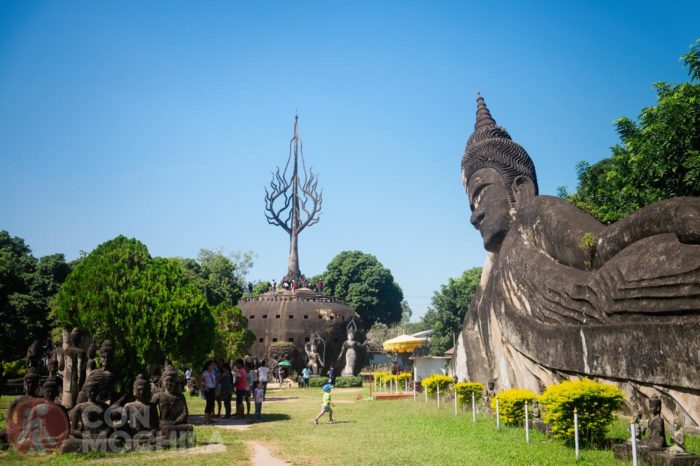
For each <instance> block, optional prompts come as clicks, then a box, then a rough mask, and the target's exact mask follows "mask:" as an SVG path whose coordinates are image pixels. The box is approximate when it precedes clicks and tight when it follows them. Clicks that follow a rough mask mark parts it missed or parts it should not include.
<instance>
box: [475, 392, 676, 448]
mask: <svg viewBox="0 0 700 466" xmlns="http://www.w3.org/2000/svg"><path fill="white" fill-rule="evenodd" d="M494 386H495V384H494V382H489V383H488V385H487V387H486V389H485V390H484V396H483V400H484V406H485V407H486V408H487V409H488V407H489V406H491V399H492V398H493V397H494V396H496V392H495V389H494ZM649 410H650V413H651V416H650V417H649V419H646V420H645V419H643V414H642V413H641V412H637V413H636V414H635V416H634V419H633V421H632V424H633V425H634V427H635V429H634V432H635V437H636V440H637V442H638V444H639V445H640V446H642V447H646V448H649V449H653V450H660V449H665V450H667V451H669V452H670V453H675V454H684V453H685V448H684V445H685V431H684V424H685V423H684V422H683V418H682V417H676V418H675V419H674V420H673V434H672V435H671V439H672V440H673V445H671V446H670V447H669V445H668V444H667V443H666V428H665V426H664V419H663V417H661V399H660V398H658V397H656V396H654V397H652V398H650V399H649ZM530 413H531V419H532V422H533V425H534V426H535V427H538V428H539V427H540V426H546V425H545V424H544V423H543V422H542V420H541V410H540V407H539V403H538V402H537V401H534V402H533V405H532V410H531V411H530ZM543 430H544V429H543ZM647 434H648V438H646V439H644V440H642V438H643V437H644V436H645V435H647ZM630 441H631V440H630Z"/></svg>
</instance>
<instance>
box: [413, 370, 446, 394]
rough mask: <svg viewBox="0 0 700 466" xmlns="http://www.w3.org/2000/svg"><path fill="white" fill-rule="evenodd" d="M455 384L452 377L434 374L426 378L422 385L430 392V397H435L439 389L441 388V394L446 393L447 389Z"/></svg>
mask: <svg viewBox="0 0 700 466" xmlns="http://www.w3.org/2000/svg"><path fill="white" fill-rule="evenodd" d="M453 382H454V380H453V379H452V377H449V376H447V375H442V374H433V375H431V376H430V377H426V378H424V379H423V381H422V382H421V383H420V384H421V385H422V386H423V388H425V389H427V390H428V395H430V396H434V395H435V394H436V393H437V387H440V392H442V393H444V392H446V391H447V388H448V387H449V386H450V385H451V384H452V383H453Z"/></svg>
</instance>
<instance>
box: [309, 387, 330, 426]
mask: <svg viewBox="0 0 700 466" xmlns="http://www.w3.org/2000/svg"><path fill="white" fill-rule="evenodd" d="M332 388H333V387H331V386H330V385H328V384H326V385H324V386H323V401H321V412H320V413H319V414H318V416H316V419H314V422H315V423H316V424H318V420H319V419H320V418H321V416H323V414H324V413H328V418H329V419H330V421H329V422H330V423H331V424H333V408H335V403H333V402H332V401H331V389H332Z"/></svg>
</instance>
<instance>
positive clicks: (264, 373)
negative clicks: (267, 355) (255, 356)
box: [258, 359, 270, 398]
mask: <svg viewBox="0 0 700 466" xmlns="http://www.w3.org/2000/svg"><path fill="white" fill-rule="evenodd" d="M258 380H259V381H260V384H261V385H262V389H263V398H265V397H266V396H267V382H268V381H269V380H270V368H269V367H267V364H266V361H265V360H264V359H263V360H262V361H260V364H259V365H258Z"/></svg>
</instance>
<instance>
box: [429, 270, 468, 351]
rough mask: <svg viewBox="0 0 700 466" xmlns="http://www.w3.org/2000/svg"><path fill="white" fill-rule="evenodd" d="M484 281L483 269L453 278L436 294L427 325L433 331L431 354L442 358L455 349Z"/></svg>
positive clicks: (466, 272)
mask: <svg viewBox="0 0 700 466" xmlns="http://www.w3.org/2000/svg"><path fill="white" fill-rule="evenodd" d="M480 279H481V267H475V268H473V269H469V270H466V271H465V272H464V273H463V274H462V276H461V277H459V278H458V279H456V280H455V279H454V278H450V279H449V280H448V281H447V284H445V285H442V286H441V287H440V290H439V291H436V292H435V294H433V299H432V304H431V306H430V307H429V308H428V311H427V312H426V313H425V315H424V316H423V322H425V324H426V325H427V326H428V328H430V329H432V330H433V334H432V335H431V337H430V352H431V353H432V354H434V355H442V354H443V353H444V352H445V351H447V350H448V349H450V348H451V347H452V345H453V335H454V334H456V333H459V331H460V330H461V328H462V322H463V321H464V315H465V313H466V312H467V308H469V303H471V300H472V297H473V296H474V293H475V292H476V288H477V286H478V285H479V280H480Z"/></svg>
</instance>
